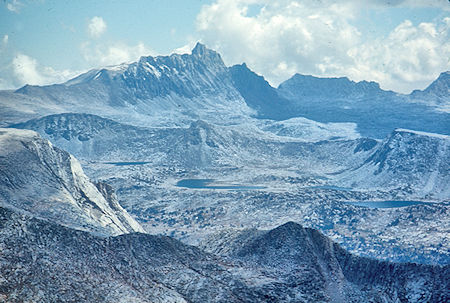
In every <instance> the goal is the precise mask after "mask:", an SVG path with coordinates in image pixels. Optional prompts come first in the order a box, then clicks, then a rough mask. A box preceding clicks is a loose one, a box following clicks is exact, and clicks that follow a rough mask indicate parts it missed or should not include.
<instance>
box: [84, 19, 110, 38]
mask: <svg viewBox="0 0 450 303" xmlns="http://www.w3.org/2000/svg"><path fill="white" fill-rule="evenodd" d="M105 31H106V22H105V21H104V20H103V18H102V17H97V16H95V17H93V18H92V19H91V20H90V21H89V25H88V32H89V35H90V36H91V37H94V38H98V37H100V36H101V35H102V34H103V33H104V32H105Z"/></svg>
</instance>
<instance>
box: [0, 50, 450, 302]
mask: <svg viewBox="0 0 450 303" xmlns="http://www.w3.org/2000/svg"><path fill="white" fill-rule="evenodd" d="M449 81H450V78H449V72H444V73H442V74H441V75H440V76H439V78H438V79H436V80H435V81H434V82H433V83H431V84H430V85H429V86H428V87H427V88H426V89H424V90H416V91H413V92H412V93H411V94H409V95H405V94H399V93H396V92H392V91H385V90H383V89H382V88H380V86H379V85H378V84H377V83H375V82H368V81H361V82H355V81H352V80H350V79H348V78H345V77H342V78H318V77H314V76H308V75H300V74H296V75H294V76H293V77H292V78H290V79H288V80H286V81H285V82H283V83H281V84H280V85H279V86H278V87H273V86H271V84H270V83H269V82H268V81H266V80H265V79H264V77H262V76H260V75H258V74H256V73H255V72H253V71H252V70H251V69H250V68H249V67H248V66H247V65H246V64H245V63H243V64H240V65H234V66H231V67H227V66H226V65H225V64H224V62H223V61H222V59H221V56H220V55H219V54H218V53H217V52H215V51H213V50H210V49H208V48H207V47H205V46H204V45H202V44H200V43H198V44H197V45H196V46H195V48H194V49H193V50H192V52H191V53H190V54H172V55H170V56H157V57H152V56H148V57H141V58H140V59H139V61H137V62H134V63H130V64H121V65H117V66H110V67H105V68H101V69H95V70H91V71H89V72H87V73H84V74H81V75H79V76H78V77H76V78H74V79H71V80H69V81H67V82H65V83H61V84H53V85H47V86H32V85H26V86H24V87H22V88H20V89H18V90H15V91H0V117H1V119H0V127H2V128H0V247H1V252H2V253H1V254H0V301H5V302H23V301H44V302H47V301H48V302H54V301H58V302H93V301H96V302H446V301H448V300H450V294H449V292H448V289H449V286H450V285H449V281H450V272H449V264H450V254H449V247H448V241H449V239H450V234H449V230H450V225H449V224H450V212H449V207H450V191H449V187H448V184H450V173H449V172H450V166H449V165H450V150H449V146H450V137H449V135H450V115H449V112H448V109H449V108H450V107H449V105H450V94H449ZM293 221H295V223H294V222H293ZM414 262H415V263H414Z"/></svg>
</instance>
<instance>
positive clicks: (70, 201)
mask: <svg viewBox="0 0 450 303" xmlns="http://www.w3.org/2000/svg"><path fill="white" fill-rule="evenodd" d="M0 146H2V148H1V150H0V167H1V170H0V176H1V178H0V202H1V204H2V205H3V206H6V207H11V208H14V209H18V210H20V211H25V212H27V213H30V214H32V215H35V216H38V217H41V218H46V219H49V220H52V221H55V222H58V223H60V224H63V225H67V226H70V227H74V228H78V229H83V230H89V231H92V232H96V233H101V234H106V235H111V234H112V235H115V234H121V233H128V232H135V231H143V229H142V227H140V226H139V224H138V223H137V222H136V221H135V220H134V219H132V218H131V217H130V215H129V214H128V213H127V212H126V211H125V210H124V209H123V208H122V207H121V206H120V205H119V204H118V203H117V201H116V200H115V199H114V197H112V196H111V195H106V192H105V190H104V189H105V187H103V186H102V185H99V187H100V189H101V191H103V193H104V194H102V192H101V191H99V189H98V188H97V187H96V186H95V185H94V184H93V183H92V182H91V181H90V180H89V179H88V177H87V176H86V175H85V174H84V173H83V170H82V168H81V166H80V163H79V162H78V161H77V160H76V159H75V158H74V157H73V156H72V155H70V154H68V153H67V152H65V151H62V150H60V149H58V148H55V147H53V146H52V144H51V143H50V142H49V141H47V140H44V139H42V138H41V137H40V136H39V135H38V134H37V133H35V132H34V131H28V130H18V129H0Z"/></svg>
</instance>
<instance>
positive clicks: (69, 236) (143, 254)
mask: <svg viewBox="0 0 450 303" xmlns="http://www.w3.org/2000/svg"><path fill="white" fill-rule="evenodd" d="M0 222H1V223H0V226H1V228H2V233H0V245H1V247H2V262H1V263H0V271H1V272H2V273H4V275H3V276H2V288H1V289H0V298H1V299H2V300H4V301H7V302H23V301H28V300H32V301H58V302H74V301H76V302H93V301H95V302H118V301H119V302H301V301H307V302H312V301H315V302H342V301H346V302H371V301H373V302H445V301H447V300H449V299H450V297H449V294H448V291H447V290H448V287H449V279H448V277H449V275H450V272H449V270H450V268H449V266H446V267H439V266H429V265H428V266H427V265H416V264H409V263H405V264H393V263H387V262H379V261H375V260H371V259H365V258H358V257H354V256H352V255H350V254H349V253H347V252H345V251H344V250H343V249H342V248H340V247H339V246H338V245H337V244H334V243H333V242H331V241H330V240H329V239H327V238H326V237H325V236H323V235H322V234H321V233H319V232H317V231H316V230H312V229H305V228H303V227H302V226H300V225H298V224H295V223H287V224H285V225H283V226H280V227H278V228H276V229H274V230H271V231H264V232H257V233H256V234H250V235H247V236H246V237H241V238H240V241H234V243H229V245H232V247H233V249H232V250H231V253H229V254H228V257H227V258H224V257H218V256H215V255H211V254H208V253H205V252H203V251H201V250H200V249H198V248H195V247H192V246H187V245H184V244H182V243H181V242H179V241H176V240H174V239H171V238H168V237H163V236H152V235H146V234H128V235H122V236H117V237H110V238H99V237H96V236H93V235H91V234H89V233H86V232H82V231H75V230H72V229H69V228H66V227H62V226H60V225H57V224H54V223H51V222H46V221H42V220H39V219H35V218H30V217H28V216H24V215H19V214H17V213H15V212H12V211H11V210H8V209H5V208H0ZM222 242H223V241H222ZM237 242H238V243H237ZM5 273H6V275H5Z"/></svg>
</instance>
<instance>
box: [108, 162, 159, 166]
mask: <svg viewBox="0 0 450 303" xmlns="http://www.w3.org/2000/svg"><path fill="white" fill-rule="evenodd" d="M147 163H150V162H106V164H112V165H116V166H128V165H144V164H147Z"/></svg>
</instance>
